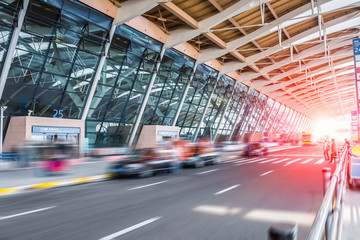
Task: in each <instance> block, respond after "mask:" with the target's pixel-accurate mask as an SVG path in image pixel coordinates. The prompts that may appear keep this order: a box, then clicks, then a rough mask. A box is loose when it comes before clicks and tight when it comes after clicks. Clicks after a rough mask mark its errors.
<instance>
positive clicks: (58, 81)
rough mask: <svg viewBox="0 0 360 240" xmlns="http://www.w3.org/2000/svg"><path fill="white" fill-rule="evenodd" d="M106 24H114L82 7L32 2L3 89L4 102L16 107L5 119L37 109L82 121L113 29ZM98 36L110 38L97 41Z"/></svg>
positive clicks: (101, 38) (40, 113)
mask: <svg viewBox="0 0 360 240" xmlns="http://www.w3.org/2000/svg"><path fill="white" fill-rule="evenodd" d="M0 14H1V8H0ZM94 14H95V15H96V16H97V17H98V18H95V19H97V20H98V21H97V22H96V23H94V22H92V21H94V19H93V16H94ZM100 19H101V20H100ZM106 21H107V22H108V23H111V21H112V19H111V18H110V17H108V16H106V15H104V14H100V13H99V12H97V11H95V10H92V9H91V8H89V7H88V6H86V5H84V4H82V3H80V2H72V1H64V2H63V3H61V4H59V1H47V2H42V1H37V0H33V1H31V3H30V6H29V8H28V11H27V13H26V16H25V21H24V25H23V27H22V29H21V32H20V35H19V40H18V42H17V45H16V49H15V54H14V57H13V61H12V65H11V68H10V72H9V75H8V79H7V82H6V85H5V89H4V92H6V93H9V94H4V96H3V99H2V100H3V101H4V102H11V103H12V104H11V107H9V109H8V110H7V111H6V114H9V115H10V116H14V115H26V114H27V111H28V110H32V111H33V115H35V116H46V117H52V116H53V115H54V109H57V110H62V112H63V117H64V118H75V119H79V118H80V117H81V113H82V111H83V108H84V105H85V102H86V99H87V94H88V92H89V89H90V87H91V85H92V81H93V77H94V72H95V70H96V68H97V66H98V62H99V59H100V53H101V50H102V49H103V47H104V44H105V42H106V38H107V35H108V34H107V33H108V31H109V28H110V24H108V25H107V26H105V25H104V24H102V23H103V22H106ZM93 24H96V26H97V30H95V29H94V27H93V26H94V25H93ZM1 26H2V25H1V22H0V30H1V34H2V35H3V37H2V38H3V39H7V40H8V38H6V37H5V34H7V35H9V34H8V33H6V31H3V30H2V29H1V28H2V27H1ZM90 26H92V27H91V28H90ZM94 31H98V32H102V33H105V34H98V33H96V34H94V37H92V33H93V32H94ZM1 34H0V36H2V35H1ZM95 35H96V36H95ZM101 36H102V37H101ZM8 37H9V36H8ZM5 41H6V40H5ZM84 46H85V48H82V47H84ZM1 59H2V58H1ZM10 93H11V94H10ZM100 113H101V111H98V115H99V114H100ZM100 115H101V114H100Z"/></svg>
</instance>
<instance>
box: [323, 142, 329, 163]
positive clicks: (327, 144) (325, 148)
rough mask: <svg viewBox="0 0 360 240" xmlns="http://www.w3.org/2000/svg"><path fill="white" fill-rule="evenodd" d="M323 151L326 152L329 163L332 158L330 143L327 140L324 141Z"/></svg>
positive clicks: (325, 156)
mask: <svg viewBox="0 0 360 240" xmlns="http://www.w3.org/2000/svg"><path fill="white" fill-rule="evenodd" d="M323 151H324V158H325V161H329V160H330V156H329V151H330V143H329V142H328V141H327V139H325V141H324V146H323Z"/></svg>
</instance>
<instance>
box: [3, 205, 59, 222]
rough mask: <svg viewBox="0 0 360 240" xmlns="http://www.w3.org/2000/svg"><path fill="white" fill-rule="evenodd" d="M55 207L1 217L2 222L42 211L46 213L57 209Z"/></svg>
mask: <svg viewBox="0 0 360 240" xmlns="http://www.w3.org/2000/svg"><path fill="white" fill-rule="evenodd" d="M55 207H57V206H51V207H46V208H39V209H35V210H31V211H28V212H23V213H18V214H14V215H10V216H5V217H0V220H5V219H8V218H13V217H19V216H22V215H26V214H30V213H36V212H41V211H45V210H48V209H51V208H55Z"/></svg>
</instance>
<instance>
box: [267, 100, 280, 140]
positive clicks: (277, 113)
mask: <svg viewBox="0 0 360 240" xmlns="http://www.w3.org/2000/svg"><path fill="white" fill-rule="evenodd" d="M280 109H281V104H280V106H279V109H278V110H277V112H276V115H275V117H274V121H273V123H272V124H271V127H270V128H269V130H268V134H270V133H271V131H272V129H273V127H274V124H275V123H276V119H277V116H278V115H279V112H280ZM283 114H284V113H283Z"/></svg>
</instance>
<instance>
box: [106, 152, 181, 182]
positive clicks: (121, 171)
mask: <svg viewBox="0 0 360 240" xmlns="http://www.w3.org/2000/svg"><path fill="white" fill-rule="evenodd" d="M180 166H181V165H180V159H179V158H178V157H176V156H175V154H174V151H173V150H171V149H157V148H145V149H140V150H136V151H134V152H133V153H132V154H131V155H130V156H128V157H127V158H125V159H123V160H120V161H116V162H114V163H112V164H111V165H110V168H109V170H108V173H110V174H112V175H113V177H114V178H118V177H130V176H137V177H140V178H144V177H150V176H152V175H154V174H155V173H157V172H161V171H162V172H168V173H177V172H179V169H180Z"/></svg>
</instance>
